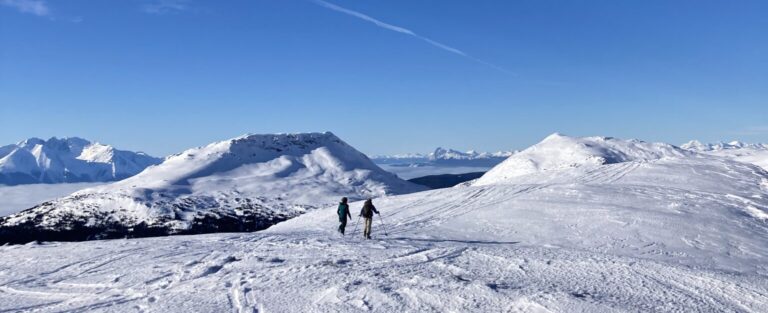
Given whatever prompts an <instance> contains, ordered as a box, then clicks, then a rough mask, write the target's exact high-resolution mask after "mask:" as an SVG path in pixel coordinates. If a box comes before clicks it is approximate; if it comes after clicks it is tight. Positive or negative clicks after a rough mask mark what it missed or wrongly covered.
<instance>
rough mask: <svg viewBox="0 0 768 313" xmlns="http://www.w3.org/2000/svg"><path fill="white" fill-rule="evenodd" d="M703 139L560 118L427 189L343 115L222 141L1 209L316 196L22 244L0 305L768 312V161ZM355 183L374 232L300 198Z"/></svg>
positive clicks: (175, 209) (154, 209)
mask: <svg viewBox="0 0 768 313" xmlns="http://www.w3.org/2000/svg"><path fill="white" fill-rule="evenodd" d="M699 150H700V149H692V148H690V147H686V149H683V148H681V147H677V146H673V145H669V144H664V143H648V142H643V141H639V140H623V139H617V138H611V137H585V138H577V137H569V136H565V135H561V134H553V135H551V136H548V137H547V138H545V139H544V140H542V141H541V142H540V143H538V144H536V145H533V146H531V147H530V148H528V149H525V150H523V151H520V152H519V153H515V154H513V155H511V156H509V157H508V158H507V159H506V160H504V161H503V162H501V163H500V164H498V165H497V166H495V167H493V169H491V170H490V171H488V172H487V173H486V174H485V175H483V176H482V177H481V178H479V179H477V180H475V181H471V182H467V183H464V184H461V185H459V186H456V187H453V188H446V189H439V190H431V191H420V192H419V191H418V190H414V189H413V188H414V187H413V185H410V184H408V183H405V182H404V181H402V180H399V179H398V178H397V177H395V176H394V175H392V174H389V173H386V172H384V171H381V170H380V169H379V168H378V167H376V166H375V165H373V163H372V162H371V161H370V160H369V159H368V158H367V157H365V156H363V155H362V154H359V152H357V151H355V150H354V149H353V148H351V147H349V146H348V145H346V144H344V143H343V142H342V141H341V140H339V139H338V138H336V137H335V136H333V135H331V134H328V133H326V134H303V135H281V136H245V137H240V138H236V139H233V140H229V141H224V142H220V143H214V144H211V145H209V146H206V147H202V148H197V149H192V150H188V151H186V152H184V153H182V154H179V155H176V156H172V157H169V158H168V159H167V160H166V161H165V162H164V163H163V164H161V165H158V166H154V167H151V168H149V169H148V170H146V171H144V172H142V173H141V174H139V175H136V176H134V177H132V178H129V179H126V180H123V181H121V182H117V183H113V184H110V185H105V186H100V187H95V188H92V189H88V190H84V191H80V192H76V193H75V194H73V195H71V196H68V197H65V198H62V199H59V200H55V201H52V202H49V203H46V204H43V205H41V206H39V207H37V208H35V209H32V210H28V211H25V212H22V213H20V214H17V215H13V216H11V217H10V218H6V219H4V220H3V221H2V223H3V225H21V224H23V223H32V222H34V223H38V224H37V225H38V226H43V227H47V226H48V225H54V224H56V223H57V222H60V221H61V220H62V218H63V217H65V216H67V217H68V218H70V219H81V220H82V221H88V222H87V223H90V224H93V223H98V222H99V221H103V220H105V219H109V220H116V221H127V220H131V221H132V222H138V221H151V223H159V224H161V225H168V227H170V228H171V229H178V228H183V227H186V226H188V225H189V223H190V221H194V218H192V219H190V217H194V216H199V214H210V213H214V214H215V215H218V216H223V215H224V214H226V213H225V212H221V211H217V210H218V209H217V208H220V207H227V208H235V207H243V206H245V205H250V206H249V207H250V208H254V207H268V204H269V203H273V201H275V199H277V198H276V197H280V198H281V199H291V200H292V201H296V202H295V203H296V204H295V205H286V206H285V207H282V208H280V209H277V210H278V211H280V212H292V211H306V213H305V214H301V215H299V216H297V217H295V218H292V219H289V220H287V221H284V222H281V223H278V224H276V225H274V226H272V227H270V228H268V229H266V230H264V231H260V232H253V233H222V234H205V235H194V236H168V237H155V238H141V239H114V240H99V241H85V242H71V243H66V242H34V243H29V244H24V245H5V246H2V247H0V255H2V257H0V312H16V311H31V312H80V311H104V312H363V311H364V312H368V311H370V312H768V279H767V278H768V262H766V259H767V258H768V172H766V170H765V169H763V168H761V167H759V166H757V165H754V164H751V163H747V162H740V161H739V160H738V159H734V158H733V156H732V155H720V154H718V153H710V152H707V151H699ZM398 193H400V195H395V194H398ZM340 194H345V195H348V196H350V197H351V198H354V199H362V198H365V197H368V196H373V197H375V199H374V200H373V201H374V204H375V205H376V206H377V208H378V209H379V210H380V211H381V215H380V216H376V217H375V221H374V229H373V234H374V239H373V240H363V239H362V236H361V235H360V221H359V220H358V219H357V217H356V216H355V217H354V219H353V221H352V222H350V225H348V226H347V229H348V233H347V236H341V235H340V234H338V233H337V232H336V227H337V225H338V220H339V218H338V216H337V215H336V206H335V205H333V204H331V203H329V204H328V205H326V206H322V207H319V208H316V209H311V210H310V209H308V208H305V207H303V206H302V205H300V204H299V203H302V202H300V201H306V200H311V201H310V202H311V203H324V202H326V201H327V202H331V201H335V200H337V199H336V198H337V197H338V195H340ZM254 196H257V198H251V197H254ZM326 196H327V198H326ZM258 197H263V198H258ZM238 199H240V200H238ZM243 199H256V200H251V201H250V202H248V201H246V200H243ZM360 207H361V202H353V203H351V208H352V211H353V212H355V213H356V212H357V210H359V209H360ZM234 211H235V212H236V211H237V210H234ZM96 212H104V214H105V215H98V214H96ZM235 216H236V215H235ZM233 218H234V217H233ZM177 227H178V228H177Z"/></svg>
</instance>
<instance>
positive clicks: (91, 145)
mask: <svg viewBox="0 0 768 313" xmlns="http://www.w3.org/2000/svg"><path fill="white" fill-rule="evenodd" d="M161 161H162V159H160V158H155V157H152V156H149V155H146V154H144V153H142V152H131V151H123V150H118V149H115V148H113V147H112V146H108V145H103V144H100V143H98V142H91V141H88V140H85V139H82V138H77V137H72V138H61V139H59V138H56V137H53V138H50V139H48V140H43V139H39V138H30V139H27V140H24V141H22V142H19V143H17V144H14V145H7V146H4V147H0V185H21V184H36V183H72V182H107V181H115V180H120V179H124V178H128V177H131V176H133V175H136V174H137V173H139V172H141V171H143V170H144V169H145V168H147V167H148V166H151V165H155V164H159V163H160V162H161Z"/></svg>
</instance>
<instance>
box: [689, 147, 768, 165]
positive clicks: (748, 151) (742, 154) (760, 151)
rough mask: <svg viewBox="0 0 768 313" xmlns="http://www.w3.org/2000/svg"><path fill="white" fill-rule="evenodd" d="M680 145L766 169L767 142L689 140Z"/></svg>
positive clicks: (767, 162)
mask: <svg viewBox="0 0 768 313" xmlns="http://www.w3.org/2000/svg"><path fill="white" fill-rule="evenodd" d="M680 147H681V148H683V149H688V150H691V151H696V152H699V153H704V154H711V155H716V156H721V157H725V158H730V159H733V160H736V161H739V162H745V163H751V164H755V165H757V166H760V167H762V168H764V169H766V170H768V144H764V143H743V142H740V141H731V142H728V143H723V142H718V143H709V144H703V143H701V142H699V141H697V140H691V141H689V142H687V143H685V144H683V145H681V146H680Z"/></svg>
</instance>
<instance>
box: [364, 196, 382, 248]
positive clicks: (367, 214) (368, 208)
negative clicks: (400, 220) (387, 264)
mask: <svg viewBox="0 0 768 313" xmlns="http://www.w3.org/2000/svg"><path fill="white" fill-rule="evenodd" d="M373 213H376V214H379V211H376V207H375V206H373V201H372V200H371V199H368V200H365V204H363V209H362V210H360V216H362V217H363V218H364V219H365V228H364V229H363V237H365V239H371V224H373Z"/></svg>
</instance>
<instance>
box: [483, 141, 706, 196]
mask: <svg viewBox="0 0 768 313" xmlns="http://www.w3.org/2000/svg"><path fill="white" fill-rule="evenodd" d="M695 155H696V154H695V153H693V152H690V151H687V150H684V149H681V148H678V147H676V146H673V145H670V144H665V143H647V142H644V141H640V140H622V139H616V138H612V137H585V138H576V137H569V136H565V135H562V134H558V133H555V134H552V135H549V136H548V137H546V138H544V140H543V141H541V142H540V143H538V144H535V145H533V146H531V147H530V148H528V149H525V150H523V151H521V152H519V153H516V154H514V155H512V156H511V157H509V158H508V159H507V160H505V161H504V162H502V163H501V164H499V165H498V166H496V167H494V168H493V169H492V170H490V171H488V173H486V174H485V175H483V177H481V178H480V179H478V181H477V182H476V183H475V184H476V185H490V184H498V183H505V182H511V183H515V182H519V177H524V176H526V175H530V174H540V173H547V172H554V173H555V174H554V175H560V174H561V171H562V170H567V169H571V168H577V167H582V166H586V167H588V166H598V165H607V164H616V163H624V162H630V161H651V160H658V159H662V158H681V157H694V156H695ZM538 177H539V176H537V178H538Z"/></svg>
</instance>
